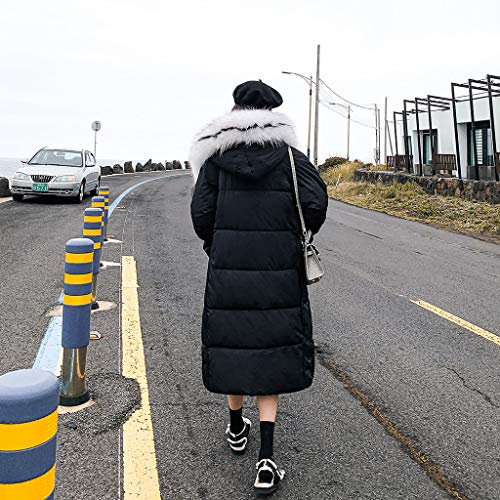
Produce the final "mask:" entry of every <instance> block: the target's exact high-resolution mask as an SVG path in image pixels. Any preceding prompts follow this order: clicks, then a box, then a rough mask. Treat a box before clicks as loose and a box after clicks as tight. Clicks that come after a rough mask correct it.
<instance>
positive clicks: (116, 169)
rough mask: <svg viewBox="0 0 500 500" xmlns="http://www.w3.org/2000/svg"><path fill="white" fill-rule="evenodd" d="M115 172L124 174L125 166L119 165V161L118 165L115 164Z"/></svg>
mask: <svg viewBox="0 0 500 500" xmlns="http://www.w3.org/2000/svg"><path fill="white" fill-rule="evenodd" d="M113 173H114V174H123V167H122V166H121V165H119V164H118V163H117V164H116V165H113Z"/></svg>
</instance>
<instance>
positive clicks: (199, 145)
mask: <svg viewBox="0 0 500 500" xmlns="http://www.w3.org/2000/svg"><path fill="white" fill-rule="evenodd" d="M297 143H298V141H297V136H296V134H295V127H294V125H293V122H292V121H291V120H290V118H288V117H287V116H286V115H284V114H282V113H276V112H273V111H270V110H266V109H242V110H236V111H231V112H230V113H227V114H225V115H223V116H221V117H219V118H217V119H216V120H214V121H213V122H212V123H210V124H209V125H207V126H206V127H205V128H204V129H203V130H202V131H201V132H199V133H198V134H197V135H196V136H195V139H194V142H193V145H192V146H191V151H190V154H189V162H190V164H191V171H192V173H193V177H194V180H195V181H196V179H197V177H198V174H199V172H200V169H201V167H202V165H203V163H205V162H206V161H207V160H208V159H209V158H211V157H212V156H214V155H215V154H218V155H219V156H221V155H222V154H223V153H225V152H226V151H228V152H229V150H232V149H234V148H236V147H237V146H240V145H244V146H253V145H255V146H266V145H269V146H278V145H283V144H286V145H288V146H293V147H297ZM227 154H228V153H226V155H224V157H225V158H226V159H228V157H227ZM241 154H243V155H245V152H243V153H242V151H241V150H240V152H239V155H241ZM265 154H267V153H265ZM265 154H263V152H262V150H260V152H259V153H258V154H255V155H252V149H250V150H249V151H246V156H247V158H249V160H248V162H247V163H248V165H249V166H248V170H251V169H252V168H253V169H254V174H253V177H255V172H260V171H261V170H262V169H263V168H264V162H265V160H264V159H263V158H264V156H265ZM269 155H272V148H270V151H269ZM237 156H238V155H237ZM254 156H255V158H253V157H254ZM257 157H258V158H259V159H260V162H259V159H257ZM238 158H239V159H241V157H240V156H238ZM229 163H231V162H226V161H224V165H227V164H229ZM238 165H239V166H240V167H239V168H240V170H239V172H240V173H243V171H245V172H246V171H247V168H243V167H242V163H241V162H239V163H238ZM251 165H252V167H251ZM273 166H274V165H273ZM266 168H269V164H267V167H266ZM263 175H264V174H263Z"/></svg>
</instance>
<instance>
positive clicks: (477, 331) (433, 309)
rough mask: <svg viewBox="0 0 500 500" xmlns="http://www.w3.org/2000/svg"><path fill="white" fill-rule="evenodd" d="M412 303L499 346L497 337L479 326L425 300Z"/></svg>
mask: <svg viewBox="0 0 500 500" xmlns="http://www.w3.org/2000/svg"><path fill="white" fill-rule="evenodd" d="M412 302H413V303H414V304H416V305H417V306H420V307H423V308H424V309H427V310H428V311H430V312H432V313H434V314H437V315H438V316H441V317H442V318H444V319H447V320H448V321H451V322H452V323H455V324H456V325H459V326H461V327H462V328H465V329H466V330H469V331H470V332H472V333H475V334H476V335H479V336H480V337H483V338H484V339H486V340H489V341H490V342H493V343H494V344H497V345H499V346H500V337H499V336H498V335H495V334H494V333H491V332H489V331H488V330H485V329H484V328H481V327H480V326H477V325H474V324H473V323H469V321H466V320H465V319H462V318H459V317H458V316H455V315H453V314H451V313H449V312H447V311H444V310H443V309H440V308H439V307H436V306H433V305H432V304H429V303H428V302H425V300H412Z"/></svg>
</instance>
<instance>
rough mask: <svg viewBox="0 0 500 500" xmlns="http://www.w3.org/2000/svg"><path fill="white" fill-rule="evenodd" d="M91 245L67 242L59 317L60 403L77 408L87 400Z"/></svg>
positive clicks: (85, 240)
mask: <svg viewBox="0 0 500 500" xmlns="http://www.w3.org/2000/svg"><path fill="white" fill-rule="evenodd" d="M93 269H94V242H93V241H92V240H90V239H88V238H75V239H72V240H69V241H68V242H67V243H66V264H65V274H64V300H63V315H62V347H63V349H64V350H63V364H62V373H61V391H60V404H61V405H63V406H76V405H79V404H82V403H86V402H87V401H88V400H89V399H90V394H89V392H88V390H87V382H86V379H85V371H86V368H87V346H88V345H89V340H90V308H91V303H92V276H93Z"/></svg>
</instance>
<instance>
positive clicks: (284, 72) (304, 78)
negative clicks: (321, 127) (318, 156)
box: [282, 71, 314, 159]
mask: <svg viewBox="0 0 500 500" xmlns="http://www.w3.org/2000/svg"><path fill="white" fill-rule="evenodd" d="M282 73H283V74H284V75H295V76H298V77H299V78H302V80H304V81H305V82H307V83H308V85H309V125H308V127H307V157H308V158H309V159H311V126H312V95H313V91H312V88H313V83H314V80H313V77H312V76H310V77H309V78H308V77H307V76H304V75H301V74H300V73H294V72H293V71H282Z"/></svg>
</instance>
